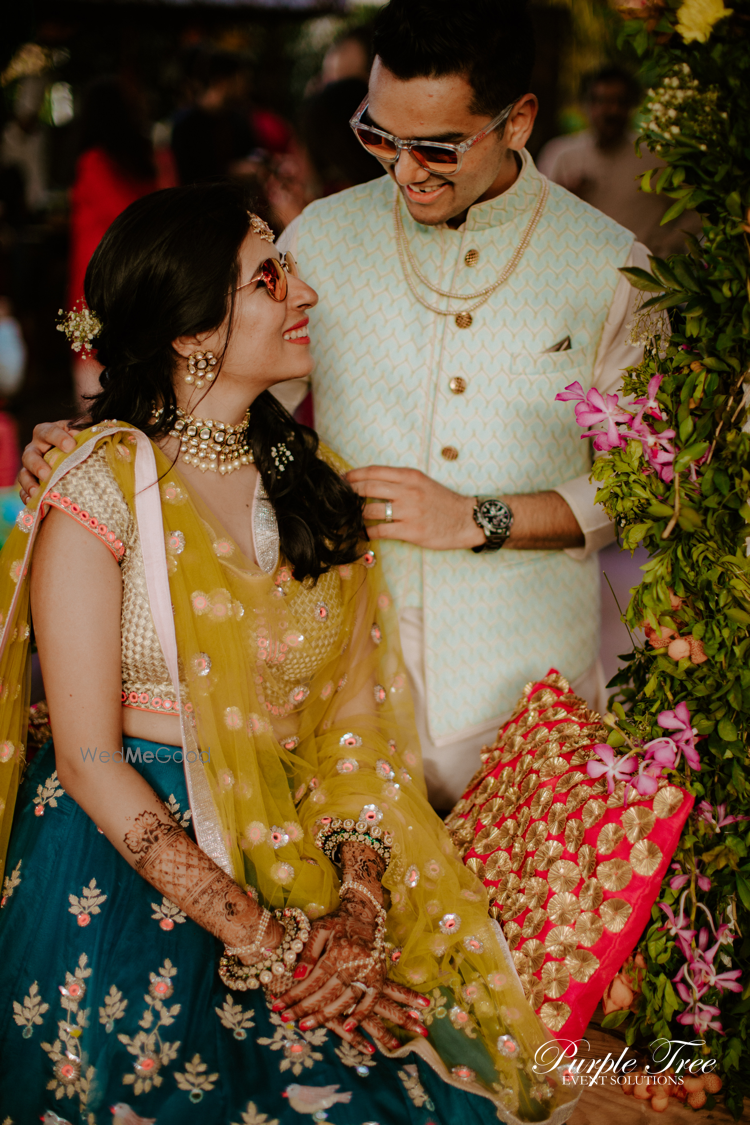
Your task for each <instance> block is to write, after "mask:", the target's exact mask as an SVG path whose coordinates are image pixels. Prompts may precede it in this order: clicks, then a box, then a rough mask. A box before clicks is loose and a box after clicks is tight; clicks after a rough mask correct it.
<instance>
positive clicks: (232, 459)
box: [153, 406, 255, 476]
mask: <svg viewBox="0 0 750 1125" xmlns="http://www.w3.org/2000/svg"><path fill="white" fill-rule="evenodd" d="M163 413H164V407H163V406H159V407H156V406H155V407H154V415H153V416H154V420H155V421H157V422H158V420H159V418H161V416H162V414H163ZM249 426H250V411H249V410H248V411H247V413H246V414H245V417H244V418H243V419H242V421H241V422H240V424H239V426H228V425H227V424H226V423H225V422H214V421H213V420H212V419H211V418H194V417H193V415H192V414H186V413H185V411H184V410H180V408H179V406H178V407H176V408H175V421H174V424H173V426H172V429H171V430H170V431H169V436H170V437H174V438H179V441H180V452H179V459H180V460H181V461H183V462H184V464H186V465H194V466H195V468H196V469H200V471H201V472H202V473H205V472H210V473H221V475H222V476H226V475H227V474H228V473H233V472H234V471H235V469H239V468H241V467H242V466H243V465H251V464H252V463H253V461H254V460H255V458H254V457H253V451H252V449H251V448H250V439H249V437H248V428H249Z"/></svg>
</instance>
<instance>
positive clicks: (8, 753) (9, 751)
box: [0, 742, 16, 762]
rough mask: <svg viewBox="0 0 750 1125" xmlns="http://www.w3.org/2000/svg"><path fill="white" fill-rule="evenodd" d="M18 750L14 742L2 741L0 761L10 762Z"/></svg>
mask: <svg viewBox="0 0 750 1125" xmlns="http://www.w3.org/2000/svg"><path fill="white" fill-rule="evenodd" d="M15 752H16V747H15V744H14V743H13V742H0V762H9V761H10V759H11V758H12V757H13V755H14V754H15Z"/></svg>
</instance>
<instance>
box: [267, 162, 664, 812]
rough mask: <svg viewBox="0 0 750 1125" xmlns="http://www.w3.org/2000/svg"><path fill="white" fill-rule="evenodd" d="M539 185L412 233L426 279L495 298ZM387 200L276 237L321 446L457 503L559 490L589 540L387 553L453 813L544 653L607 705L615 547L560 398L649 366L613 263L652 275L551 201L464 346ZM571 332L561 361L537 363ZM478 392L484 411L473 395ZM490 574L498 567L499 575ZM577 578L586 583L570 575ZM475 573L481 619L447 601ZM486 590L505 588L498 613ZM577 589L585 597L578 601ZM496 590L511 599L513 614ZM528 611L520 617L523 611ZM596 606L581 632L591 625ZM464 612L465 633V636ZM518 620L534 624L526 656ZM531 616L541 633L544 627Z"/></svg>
mask: <svg viewBox="0 0 750 1125" xmlns="http://www.w3.org/2000/svg"><path fill="white" fill-rule="evenodd" d="M540 185H541V179H540V177H539V174H538V172H537V171H536V169H535V168H534V165H533V162H532V161H531V159H530V158H529V157H528V156H527V155H526V154H524V166H523V169H522V172H521V175H520V176H519V178H518V180H517V181H516V183H515V184H514V185H513V186H512V187H511V188H510V189H509V190H508V191H507V192H505V193H504V194H503V195H502V196H500V197H498V198H497V199H495V200H491V201H489V202H488V203H485V204H481V205H475V206H474V207H472V208H471V209H470V211H469V214H468V216H467V221H466V223H465V224H464V226H463V227H462V229H461V230H460V231H454V230H451V229H449V228H447V227H441V228H425V227H418V225H417V224H416V223H413V221H412V220H411V219H410V217H409V216H405V226H406V229H407V235H408V237H409V239H410V243H411V245H412V248H413V251H414V252H415V253H416V255H417V257H418V260H419V262H420V266H421V268H422V270H423V272H425V273H426V275H427V276H430V277H432V278H433V279H434V282H435V283H436V284H438V285H441V286H443V287H444V288H455V289H457V290H462V291H469V290H473V289H476V288H479V287H480V286H481V285H483V284H487V283H488V282H489V281H491V280H492V279H493V277H494V276H496V275H497V273H499V271H500V269H501V268H502V265H503V263H504V262H505V261H507V260H508V257H509V256H510V254H511V253H512V252H513V249H514V248H515V246H516V245H517V243H518V241H519V239H520V234H521V233H522V231H523V228H524V227H525V225H526V223H527V222H528V217H529V215H530V213H531V211H532V210H533V205H534V203H535V201H536V199H537V198H538V192H539V188H540ZM393 190H394V189H393V187H392V184H391V183H390V181H388V180H386V179H384V180H379V181H374V182H373V183H372V184H368V185H364V186H363V187H361V188H356V189H351V190H350V191H348V192H344V193H341V194H340V195H339V196H335V197H331V198H330V199H328V200H323V201H319V202H318V203H317V204H314V205H313V206H312V207H311V208H308V209H307V210H306V211H305V213H304V214H303V215H302V216H301V217H300V219H299V220H296V221H295V223H293V224H292V226H291V227H290V228H288V230H287V231H286V232H285V233H284V235H283V236H282V238H281V239H280V243H279V245H280V249H284V250H286V249H291V250H292V252H293V253H295V254H296V256H297V257H298V259H299V260H300V268H301V272H302V275H303V277H305V278H306V280H309V281H310V283H311V284H312V285H314V286H315V287H316V288H318V289H319V291H320V292H321V306H319V308H321V309H322V312H323V316H320V317H319V314H317V310H316V313H315V314H314V316H313V325H312V336H313V349H314V354H315V357H316V370H315V373H314V376H313V390H314V398H315V404H316V417H317V419H318V424H319V429H320V430H321V434H322V436H323V437H324V438H325V439H326V440H328V441H330V442H331V443H332V444H333V445H334V447H336V448H338V450H339V451H340V452H341V453H342V454H343V455H344V456H345V457H348V459H349V460H351V461H353V462H354V463H357V464H367V463H373V462H378V463H388V464H396V465H398V464H400V465H409V466H413V467H418V468H421V469H423V470H424V471H425V472H428V473H429V475H431V476H433V477H435V478H436V479H439V480H441V481H442V483H445V484H447V485H448V486H449V487H453V488H456V490H457V491H460V492H462V493H464V494H471V493H475V492H482V493H502V494H508V493H510V494H512V493H513V492H514V491H516V492H521V491H534V490H536V489H543V488H554V489H556V490H557V491H558V492H560V494H561V495H563V497H564V498H565V499H566V501H567V502H568V504H569V505H570V507H571V509H572V510H573V512H574V514H575V515H576V518H577V519H578V521H579V523H580V525H581V528H582V530H583V531H584V533H585V536H586V545H585V547H584V548H582V549H580V550H577V551H568V552H565V553H563V552H512V551H503V552H500V553H499V554H498V555H495V556H487V555H483V556H476V555H471V553H470V552H457V551H456V552H428V551H421V550H419V549H418V548H414V547H410V546H407V545H405V544H379V552H380V554H381V555H382V557H383V562H384V565H385V567H386V573H387V576H388V579H389V582H390V584H391V589H392V593H393V595H394V597H395V599H396V602H397V605H398V608H399V612H400V615H401V623H402V637H403V644H404V653H405V656H406V659H407V665H408V667H409V671H410V675H411V680H412V689H413V691H414V695H415V703H416V705H417V711H418V722H419V725H420V733H421V735H422V739H423V750H424V754H425V767H426V773H427V777H428V784H429V785H430V789H431V794H432V799H433V801H434V803H435V804H437V805H438V806H439V807H440V806H444V807H447V806H449V805H450V804H451V803H452V802H453V801H454V800H455V798H456V797H457V796H458V795H460V793H461V791H462V789H463V787H464V784H465V782H466V781H467V780H468V778H469V777H470V776H471V774H472V773H473V771H474V769H475V768H476V766H477V765H478V762H479V749H480V747H481V745H482V742H483V741H485V740H486V739H487V738H491V737H492V736H493V734H494V731H495V729H496V727H497V725H498V724H499V723H500V722H501V721H502V719H503V718H504V716H505V714H506V712H507V710H508V708H510V707H511V706H512V703H513V701H514V698H515V695H516V694H517V693H518V691H519V690H520V688H521V687H522V686H523V683H524V682H525V680H527V679H528V678H529V676H530V675H533V674H539V675H543V674H544V673H545V672H546V671H547V664H545V666H544V667H542V666H541V665H542V664H543V663H545V655H544V654H545V652H548V656H549V660H548V661H547V663H549V662H550V661H551V660H553V659H559V657H558V655H557V654H558V653H561V654H562V658H563V660H564V661H565V664H566V666H565V667H562V668H561V669H560V670H561V671H563V672H564V673H566V674H569V675H572V676H573V679H574V683H575V684H576V687H577V688H578V689H579V690H581V692H582V694H584V695H585V696H586V697H588V698H589V699H590V701H591V702H592V703H593V704H598V703H600V699H599V698H598V694H599V689H600V687H601V674H600V671H599V669H598V667H597V662H596V651H597V647H598V635H597V629H598V574H596V568H595V564H594V560H593V558H592V557H591V556H592V553H593V552H595V551H597V550H598V549H599V548H601V547H602V546H605V545H606V544H607V543H608V542H609V541H611V538H612V530H611V527H610V524H609V521H608V520H607V518H606V516H605V515H604V513H603V512H602V510H601V509H598V508H596V506H595V505H594V503H593V496H594V493H595V491H596V486H595V485H592V484H591V483H590V482H589V480H588V471H587V469H588V462H587V458H586V456H585V455H584V454H585V450H584V449H582V446H581V443H580V441H579V431H578V430H577V427H576V426H575V422H574V420H573V419H572V413H573V412H572V408H571V407H570V406H569V405H568V404H554V401H553V400H554V394H555V393H556V391H557V390H560V389H562V387H563V386H564V385H565V384H566V383H569V382H571V381H572V380H573V379H576V378H578V379H580V380H581V382H583V384H584V386H592V385H593V386H597V387H598V388H599V389H600V390H601V391H602V392H603V393H604V392H607V391H608V392H611V391H613V390H615V389H616V387H617V385H618V384H619V381H620V378H621V372H622V369H623V368H624V367H625V366H628V365H630V364H633V363H637V362H638V360H639V359H640V350H639V349H637V348H634V347H632V346H631V345H630V344H629V343H628V340H627V337H628V326H629V322H630V319H631V316H632V303H633V297H632V293H633V291H632V290H631V288H630V286H629V285H628V283H627V282H626V281H625V280H624V279H623V278H621V277H618V275H617V273H616V272H615V271H616V266H617V265H625V264H638V265H646V264H647V262H646V251H645V249H644V248H642V247H639V246H637V245H636V246H634V245H633V238H632V235H630V234H628V233H627V232H625V231H623V229H622V228H621V227H618V226H617V225H616V224H614V223H612V222H611V221H610V220H607V219H605V218H604V217H603V216H600V215H599V213H598V212H594V211H593V210H592V209H591V208H589V207H587V206H586V205H585V204H582V203H581V202H580V201H579V200H577V199H576V198H575V197H573V196H571V195H569V193H567V192H564V191H562V190H561V189H559V188H557V187H553V188H552V191H551V196H550V201H549V203H548V205H547V209H546V211H545V214H544V215H543V217H542V220H541V222H540V224H539V227H538V228H537V232H536V233H535V235H534V237H533V238H532V242H531V245H530V247H529V249H528V250H527V253H526V255H525V256H524V259H523V260H522V263H521V265H520V266H519V268H518V269H517V270H516V271H515V274H514V275H513V276H512V277H511V278H510V279H509V281H508V283H506V285H505V286H503V287H502V289H501V290H500V291H498V292H497V293H496V294H494V295H493V297H492V298H491V300H490V302H488V304H487V305H486V306H484V307H483V309H481V310H478V312H477V313H476V314H475V317H474V319H475V323H474V325H472V328H471V329H469V330H464V331H461V330H459V329H457V328H456V327H455V324H454V322H453V318H452V317H450V318H447V317H446V318H444V317H438V316H437V315H436V314H434V313H430V312H429V311H427V310H425V309H423V308H422V307H421V306H419V305H418V304H417V302H416V301H415V300H414V298H413V296H412V295H411V294H410V293H409V291H408V290H407V289H406V286H405V283H404V279H403V274H402V271H401V267H400V264H399V262H398V258H397V257H396V252H395V240H394V236H393V228H392V219H391V207H392V200H393ZM352 243H355V245H352ZM477 246H478V247H479V248H480V269H479V270H477V269H474V270H473V271H472V272H471V273H469V270H468V269H466V268H462V267H463V258H464V255H465V253H466V250H467V248H471V247H474V248H476V247H477ZM579 254H580V261H581V265H580V267H577V264H576V263H577V259H578V255H579ZM321 263H324V264H325V268H322V267H321ZM334 282H335V285H334V284H333V283H334ZM426 295H427V296H428V297H430V298H431V299H432V300H434V297H432V295H431V294H426ZM327 301H330V302H336V308H335V309H332V310H331V309H325V307H324V306H325V302H327ZM347 306H352V307H351V308H350V309H349V308H347ZM326 313H327V314H328V315H325V314H326ZM316 320H318V322H319V324H320V327H318V328H316ZM321 329H322V330H323V331H324V332H325V333H326V336H325V338H322V337H321V336H320V332H321ZM354 331H357V332H358V336H357V337H355V336H354V335H353V333H354ZM363 334H364V335H366V337H367V340H366V346H365V347H364V348H363V347H362V335H363ZM566 334H570V335H571V343H572V347H571V350H570V351H568V352H562V353H556V354H555V353H553V355H547V354H544V352H545V350H546V348H548V347H549V346H550V345H551V344H553V343H554V342H556V340H557V339H558V338H562V337H563V336H565V335H566ZM348 344H351V346H348ZM410 347H412V349H413V350H412V351H409V348H410ZM459 372H460V373H461V374H462V375H463V376H464V377H465V378H466V381H467V383H468V388H469V389H468V392H467V393H466V394H464V395H462V396H461V398H460V400H457V399H456V396H454V395H451V394H450V393H448V392H447V384H448V381H449V378H450V376H451V375H453V374H457V373H459ZM493 372H494V373H493ZM392 376H395V380H394V382H393V385H392V386H390V387H389V386H388V385H387V382H388V379H389V377H392ZM480 380H483V381H484V382H483V385H482V387H481V388H480V382H479V381H480ZM444 386H445V387H446V390H445V391H443V387H444ZM354 387H356V392H355V391H354V390H353V388H354ZM475 387H476V389H477V392H480V393H478V394H477V395H476V396H472V394H471V391H472V390H474V388H475ZM277 390H278V394H279V398H281V400H282V401H283V402H284V403H285V405H287V406H288V407H289V408H291V409H293V408H294V407H295V406H296V405H297V403H298V402H299V401H301V397H302V396H303V395H304V393H305V392H306V387H305V386H304V385H300V383H299V382H297V383H294V384H286V385H282V386H281V387H280V388H278V389H277ZM394 390H395V397H394ZM420 396H421V398H422V399H423V400H424V408H421V407H420V406H419V403H420ZM519 396H520V397H519ZM397 402H400V403H401V404H402V409H403V410H405V411H406V410H410V411H412V413H413V414H414V418H415V426H417V427H418V428H419V430H420V433H419V436H418V440H416V439H414V437H413V433H412V437H410V432H411V431H410V427H409V426H406V427H405V426H404V418H403V417H396V416H395V415H394V413H393V410H394V404H395V403H397ZM457 408H458V409H457ZM558 408H560V410H558ZM417 409H418V411H419V412H418V413H417ZM545 430H546V433H547V435H548V441H547V442H546V443H545V441H544V440H543V438H544V432H545ZM394 434H395V435H396V437H395V438H394ZM526 434H528V442H526V441H525V440H524V439H525V435H526ZM446 437H449V438H450V439H451V444H452V445H453V446H454V447H457V448H458V449H459V453H460V456H459V458H458V459H456V460H455V461H453V462H452V463H448V462H447V461H446V460H445V459H444V458H443V459H442V462H441V448H444V442H445V440H446ZM540 437H541V438H542V440H541V444H540ZM509 447H512V457H511V458H510V460H508V458H507V457H506V452H507V449H508V448H509ZM464 458H465V459H464ZM462 460H463V464H462V463H461V462H462ZM566 467H567V471H566ZM384 548H385V549H384ZM393 548H396V550H393ZM399 549H400V550H399ZM499 556H504V557H503V559H502V566H501V567H498V566H497V562H498V561H499ZM513 556H515V557H513ZM522 556H523V557H522ZM565 559H567V563H565V562H564V560H565ZM555 560H558V561H557V562H556V561H555ZM573 560H575V562H576V563H577V564H578V565H579V566H581V567H582V570H581V571H580V574H579V572H578V570H577V566H576V565H575V564H574V562H573ZM519 563H520V564H521V570H520V571H519V569H518V564H519ZM524 564H527V565H526V567H525V568H524ZM528 564H530V565H531V567H532V568H533V569H531V570H530V569H529V567H528ZM592 565H594V570H592V569H591V567H592ZM472 574H474V575H475V582H476V586H477V597H476V602H477V606H476V611H475V612H473V614H472V609H473V608H474V607H472V599H469V602H468V603H467V604H468V606H469V608H468V610H467V609H466V607H465V606H464V607H463V608H461V607H459V610H458V612H454V607H453V606H452V605H451V604H450V591H451V590H455V589H457V588H460V590H461V592H462V593H463V594H465V593H466V587H467V586H468V587H469V588H470V587H471V584H472V578H471V575H472ZM577 576H578V577H577ZM594 577H595V578H596V582H597V588H596V590H594V589H592V588H591V584H592V582H593V581H594ZM489 582H492V583H493V584H496V583H497V582H499V583H500V585H499V587H498V586H495V588H496V589H497V590H498V594H497V595H495V594H493V588H492V586H490V585H488V583H489ZM514 583H515V585H514ZM582 587H588V589H587V591H586V594H585V596H584V597H582V596H581V594H582V589H581V588H582ZM503 591H508V593H507V595H506V596H507V598H508V601H507V603H505V604H501V603H502V601H503V599H502V593H503ZM498 597H499V601H498ZM519 597H520V598H522V599H524V598H525V601H526V603H527V604H526V605H525V606H519V605H518V604H517V603H518V600H519ZM446 600H447V604H446ZM566 602H567V603H568V604H567V605H566ZM587 604H589V605H590V615H589V617H590V619H589V620H586V621H583V620H581V619H582V617H584V616H586V613H585V609H584V607H585V606H586V605H587ZM467 614H468V615H469V616H473V617H475V618H476V620H475V621H474V620H466V617H467ZM514 614H515V616H514ZM524 614H526V615H528V618H529V620H530V622H531V624H530V625H529V628H528V630H527V636H528V644H527V643H526V638H525V636H524V620H525V618H524ZM540 614H542V615H546V616H547V618H548V622H547V623H545V624H544V625H543V627H542V628H541V629H540V628H539V627H538V619H539V615H540ZM556 620H557V621H558V622H559V623H558V624H557V635H556V627H555V622H556ZM535 622H536V623H537V625H536V627H535V624H534V623H535ZM506 623H507V625H508V627H507V629H505V626H506ZM485 627H486V628H487V630H488V635H487V636H486V638H483V637H482V629H483V628H485ZM467 628H468V629H469V630H470V631H471V630H473V631H474V634H475V641H476V644H475V645H474V647H473V648H472V645H471V641H469V644H468V646H467V636H466V629H467ZM503 630H505V636H504V637H503V636H501V634H502V633H503ZM576 631H577V632H576ZM573 633H576V636H575V637H573ZM547 637H549V646H548V649H547V648H546V647H545V646H546V638H547ZM566 645H567V647H566ZM462 646H463V647H462ZM509 646H510V647H509ZM510 649H512V651H510ZM452 652H453V653H455V655H456V660H455V663H454V665H453V666H451V655H450V654H451V653H452ZM587 654H588V656H587ZM576 660H578V666H576ZM582 660H583V663H581V661H582ZM516 666H517V668H516ZM459 669H460V672H459ZM452 687H453V688H454V691H455V696H454V698H450V697H451V688H452Z"/></svg>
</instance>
